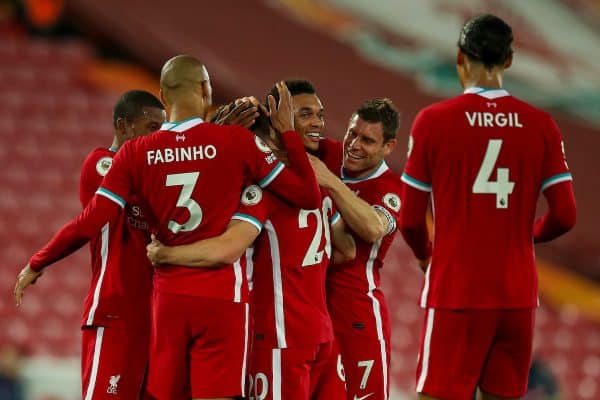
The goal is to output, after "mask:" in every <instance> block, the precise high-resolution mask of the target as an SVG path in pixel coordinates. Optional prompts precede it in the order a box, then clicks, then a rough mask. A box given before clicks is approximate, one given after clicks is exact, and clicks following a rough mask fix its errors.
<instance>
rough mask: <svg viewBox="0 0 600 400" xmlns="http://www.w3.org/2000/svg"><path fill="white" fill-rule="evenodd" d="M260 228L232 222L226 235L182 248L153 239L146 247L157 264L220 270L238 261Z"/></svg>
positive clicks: (247, 223)
mask: <svg viewBox="0 0 600 400" xmlns="http://www.w3.org/2000/svg"><path fill="white" fill-rule="evenodd" d="M259 233H260V228H259V227H258V226H257V225H256V224H255V223H252V222H248V221H246V220H232V221H231V222H230V223H229V226H228V227H227V230H226V231H225V232H223V234H221V235H219V236H216V237H214V238H210V239H205V240H200V241H198V242H195V243H191V244H186V245H182V246H173V247H169V246H164V245H163V244H162V243H160V242H159V241H157V240H153V241H152V242H151V243H150V244H149V245H148V246H146V250H147V254H148V258H149V259H150V261H152V263H153V264H155V265H159V264H169V265H183V266H188V267H218V266H221V265H227V264H233V263H234V262H235V261H237V260H238V259H239V258H240V257H241V256H242V254H244V252H245V251H246V249H247V248H248V247H250V245H251V244H252V242H254V239H256V237H257V236H258V234H259Z"/></svg>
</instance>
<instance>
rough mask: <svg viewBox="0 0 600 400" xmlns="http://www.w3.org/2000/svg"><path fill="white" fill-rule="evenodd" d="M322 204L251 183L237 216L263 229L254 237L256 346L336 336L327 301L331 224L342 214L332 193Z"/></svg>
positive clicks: (271, 346)
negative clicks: (301, 202)
mask: <svg viewBox="0 0 600 400" xmlns="http://www.w3.org/2000/svg"><path fill="white" fill-rule="evenodd" d="M322 193H323V200H322V206H321V208H320V209H314V210H303V209H299V208H296V207H292V206H290V205H288V204H286V203H284V202H282V201H281V200H279V199H278V198H276V197H275V196H273V195H271V194H269V193H267V192H261V190H260V188H259V187H257V186H255V185H253V186H249V187H248V188H247V189H246V190H245V191H244V194H243V195H242V204H241V206H240V209H239V211H238V213H236V215H235V216H234V217H233V218H234V219H239V220H244V221H246V222H250V223H253V224H255V225H256V226H257V229H261V228H262V229H263V231H262V233H261V235H260V236H259V237H258V238H257V239H256V241H255V242H254V249H253V264H254V276H253V284H254V290H253V294H252V299H253V315H254V342H253V343H254V346H256V347H261V348H269V349H274V348H280V349H281V348H291V347H298V346H306V345H315V344H320V343H325V342H328V341H331V340H333V329H332V326H331V319H330V317H329V313H328V311H327V305H326V301H325V273H326V270H327V265H328V264H329V260H330V258H331V234H330V225H334V224H335V223H337V222H338V221H339V220H340V214H339V213H338V212H337V211H336V210H335V206H334V204H333V202H332V200H331V198H330V197H329V196H328V195H327V193H325V192H322Z"/></svg>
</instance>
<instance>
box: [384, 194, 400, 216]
mask: <svg viewBox="0 0 600 400" xmlns="http://www.w3.org/2000/svg"><path fill="white" fill-rule="evenodd" d="M383 204H385V206H386V207H388V208H389V209H390V210H393V211H395V212H398V211H400V197H398V195H397V194H395V193H388V194H386V195H385V196H383Z"/></svg>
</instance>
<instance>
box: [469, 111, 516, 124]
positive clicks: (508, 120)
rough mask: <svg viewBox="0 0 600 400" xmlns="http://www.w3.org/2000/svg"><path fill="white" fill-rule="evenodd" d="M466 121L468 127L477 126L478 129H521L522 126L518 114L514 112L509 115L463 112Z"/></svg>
mask: <svg viewBox="0 0 600 400" xmlns="http://www.w3.org/2000/svg"><path fill="white" fill-rule="evenodd" d="M465 115H466V116H467V121H468V122H469V125H470V126H478V127H480V128H493V127H499V128H504V127H511V128H522V127H523V125H522V124H521V122H520V121H519V114H517V113H515V112H509V113H506V114H505V113H501V112H500V113H491V112H479V111H475V112H468V111H465Z"/></svg>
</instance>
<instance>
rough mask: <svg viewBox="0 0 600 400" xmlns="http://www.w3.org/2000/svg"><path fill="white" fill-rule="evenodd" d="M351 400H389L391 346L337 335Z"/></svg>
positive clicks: (371, 340)
mask: <svg viewBox="0 0 600 400" xmlns="http://www.w3.org/2000/svg"><path fill="white" fill-rule="evenodd" d="M335 339H336V341H337V342H338V345H339V348H340V353H341V356H342V363H343V364H344V374H345V376H346V390H347V392H348V399H349V400H355V399H362V398H364V399H367V398H368V399H369V400H388V399H389V398H390V385H389V382H390V343H389V341H388V340H386V339H377V338H369V337H365V336H358V335H352V334H339V333H336V336H335Z"/></svg>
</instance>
